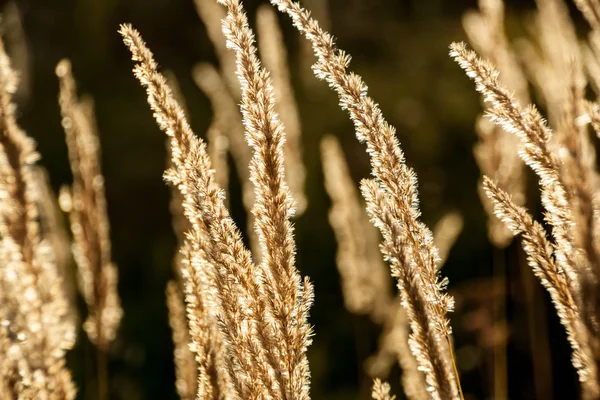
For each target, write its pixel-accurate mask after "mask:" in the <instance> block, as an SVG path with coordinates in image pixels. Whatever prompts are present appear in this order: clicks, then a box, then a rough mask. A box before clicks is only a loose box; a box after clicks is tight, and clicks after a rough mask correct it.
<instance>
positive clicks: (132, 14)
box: [2, 0, 585, 400]
mask: <svg viewBox="0 0 600 400" xmlns="http://www.w3.org/2000/svg"><path fill="white" fill-rule="evenodd" d="M314 1H315V0H313V1H311V2H310V3H314ZM323 1H324V0H323ZM327 3H328V4H327V11H328V13H327V14H328V17H327V23H328V24H329V26H330V28H331V32H332V33H333V34H334V35H335V36H336V37H337V44H338V45H339V47H341V48H343V49H345V50H347V51H348V52H349V53H350V54H351V55H352V56H353V61H352V69H354V70H355V71H356V72H358V73H359V74H360V75H362V76H363V78H364V80H365V82H366V83H367V84H368V85H369V89H370V94H371V96H372V97H373V98H374V99H375V100H376V101H377V102H379V103H380V106H381V108H382V110H383V112H384V114H385V115H386V118H387V119H388V121H389V122H390V123H391V124H392V125H393V126H395V127H396V128H397V135H398V138H399V140H400V142H401V143H402V147H403V149H404V151H405V153H406V159H407V163H408V164H409V165H410V166H411V167H413V168H414V169H415V171H416V173H417V176H418V179H419V191H420V199H421V210H422V212H423V220H424V221H425V222H426V223H427V224H428V225H429V226H433V225H434V224H435V222H437V221H438V220H439V219H440V217H441V216H442V215H443V214H444V213H446V212H448V211H450V210H457V211H458V212H460V213H461V214H462V216H463V218H464V229H463V232H462V234H461V235H460V237H459V238H458V241H457V243H456V245H455V246H454V247H453V248H452V250H451V252H450V255H449V259H448V261H447V263H446V264H445V265H444V270H443V274H444V275H445V276H448V277H449V279H450V285H449V291H450V293H451V294H453V295H454V296H455V297H456V300H457V310H456V312H455V313H453V314H451V315H450V318H451V323H452V326H453V330H454V338H455V348H456V357H457V363H458V367H459V370H460V373H461V377H462V385H463V389H464V391H465V397H466V398H470V399H475V398H491V394H492V388H493V380H494V378H493V368H492V366H493V348H494V346H496V345H497V343H498V342H502V341H505V340H506V341H507V342H506V346H507V354H508V357H507V368H508V371H509V372H508V393H509V397H510V398H511V399H533V398H536V396H539V394H540V393H546V394H548V396H550V394H551V393H553V394H554V397H555V398H557V399H560V398H567V397H568V396H569V395H572V394H573V393H575V390H576V385H577V378H576V375H575V372H574V370H573V368H572V367H571V364H570V360H569V357H570V349H569V346H568V344H567V341H566V335H565V333H564V329H562V327H561V326H560V325H559V322H558V318H557V317H556V315H555V313H554V309H553V308H552V306H551V305H550V303H549V298H548V296H547V294H546V292H545V291H543V290H542V288H541V286H540V285H539V283H538V282H537V280H534V278H533V275H532V273H531V271H530V269H529V268H528V267H527V266H526V264H525V261H524V256H523V255H522V254H521V251H520V246H519V245H518V243H513V244H512V245H510V246H509V247H508V248H507V249H506V250H505V251H494V250H493V248H492V246H491V244H490V243H489V242H488V240H487V235H486V226H485V224H486V216H485V213H484V210H483V208H482V206H481V202H480V199H479V197H478V193H477V184H478V179H479V175H480V173H479V169H478V167H477V165H476V163H475V160H474V158H473V155H472V149H473V145H474V143H475V141H476V135H475V133H474V123H475V119H476V117H477V115H478V114H479V113H480V112H481V105H480V102H479V101H480V100H479V97H478V96H477V94H476V93H475V92H474V90H473V86H472V83H471V82H469V80H468V79H467V78H466V77H465V76H464V73H463V72H462V71H461V70H460V68H458V67H457V66H456V65H455V63H454V62H453V61H452V60H451V59H450V58H449V57H448V45H449V44H450V42H452V41H459V40H464V39H465V34H464V32H463V29H462V26H461V18H462V15H463V14H464V13H465V11H467V10H468V9H473V8H476V7H477V4H476V1H475V0H468V1H467V0H459V1H452V2H449V1H443V0H412V1H409V0H402V1H392V0H329V1H328V2H327ZM259 4H261V2H259V1H257V0H252V1H250V0H247V1H244V5H245V7H246V9H247V11H248V14H249V18H250V21H251V24H253V23H254V21H255V15H256V9H257V7H258V5H259ZM306 4H307V5H308V2H307V3H306ZM14 6H16V8H17V10H18V13H19V14H20V17H21V22H22V29H23V32H24V35H25V39H26V48H27V52H26V53H24V52H23V51H22V50H23V47H22V46H21V45H15V44H14V43H15V42H11V37H12V36H13V35H14V33H15V31H16V28H15V27H14V25H12V24H9V23H8V21H7V20H6V19H5V21H4V22H5V23H4V24H3V34H4V35H5V37H6V41H7V48H8V52H9V54H10V55H11V56H12V57H13V59H14V63H15V65H14V67H15V68H16V69H17V70H19V69H23V70H21V71H20V72H21V74H22V81H23V89H21V91H20V92H19V93H18V96H17V103H18V107H19V109H18V113H17V116H18V121H19V123H20V124H21V126H22V127H23V129H24V130H26V131H27V133H28V134H29V135H31V136H32V137H33V138H35V140H36V141H37V142H38V150H39V152H40V153H41V155H42V160H41V165H43V166H44V167H46V168H47V169H48V171H49V174H50V178H51V182H52V186H53V188H54V189H55V190H56V191H58V189H59V187H60V186H61V185H63V184H67V183H69V182H70V181H71V176H70V170H69V164H68V157H67V148H66V145H65V143H64V133H63V131H62V128H61V119H60V112H59V107H58V103H57V96H58V82H57V79H56V76H55V73H54V70H55V66H56V64H57V63H58V61H59V60H60V59H61V58H64V57H68V58H70V59H71V61H72V65H73V72H74V75H75V77H76V79H77V81H78V85H79V90H80V92H81V93H82V94H83V93H85V94H89V95H91V96H92V97H93V99H94V102H95V110H96V117H97V122H98V126H99V132H100V142H101V148H102V169H103V173H104V177H105V181H106V195H107V204H108V214H109V219H110V224H111V239H112V246H113V260H114V261H115V263H116V264H117V266H118V269H119V283H118V290H119V295H120V297H121V300H122V305H123V309H124V318H123V321H122V323H121V327H120V329H119V332H118V335H117V339H116V341H115V343H114V345H113V346H112V348H111V350H110V359H109V375H110V382H109V386H110V398H111V399H128V400H129V399H131V400H135V399H176V398H177V395H176V392H175V386H174V367H173V344H172V341H171V332H170V328H169V325H168V320H167V308H166V303H165V285H166V282H167V281H168V280H169V279H170V278H172V277H173V269H172V262H173V261H172V260H173V257H174V254H175V251H176V238H175V235H174V233H173V229H172V225H171V214H170V211H169V200H170V191H169V188H168V187H167V186H166V185H165V183H164V182H163V180H162V174H163V171H164V169H165V165H166V159H167V156H166V144H165V137H164V135H163V134H162V133H161V132H160V131H159V129H158V127H157V126H156V124H155V121H154V119H153V118H152V115H151V112H150V110H149V107H148V105H147V103H146V99H145V93H144V90H143V89H142V88H141V87H140V86H139V84H138V83H137V82H136V81H135V79H134V77H133V75H132V73H131V68H132V62H131V60H130V58H129V54H128V52H127V51H126V49H125V47H124V46H123V44H122V41H121V38H120V36H119V35H118V34H117V29H118V26H119V24H120V23H123V22H130V23H131V24H132V25H133V26H134V27H135V28H136V29H138V30H139V31H140V33H141V34H142V35H143V37H144V39H145V40H146V42H147V44H148V46H149V48H150V49H151V50H152V51H153V52H154V54H155V57H156V60H157V62H158V63H159V65H160V67H161V69H162V70H163V71H164V70H169V71H171V72H172V73H173V74H174V75H175V76H176V77H177V80H178V82H179V85H180V87H181V91H182V93H183V96H184V97H185V100H186V105H187V111H188V114H189V120H190V123H191V125H192V128H193V129H194V131H195V132H196V134H198V135H200V136H202V137H205V132H206V130H207V128H208V126H209V124H210V121H211V118H212V110H211V105H210V103H209V101H208V99H207V98H206V97H205V96H204V94H203V93H202V92H201V91H200V90H199V89H198V88H197V86H196V85H195V84H194V81H193V79H192V75H191V71H192V68H193V66H194V65H195V64H196V63H198V62H209V63H212V64H215V65H217V58H216V55H215V52H214V48H213V45H212V43H211V42H210V40H209V38H208V36H207V34H206V30H205V28H204V25H203V24H202V22H201V21H200V19H199V17H198V15H197V13H196V10H195V8H194V4H193V0H177V1H168V0H152V1H144V0H68V1H67V0H56V1H52V2H42V1H33V0H20V1H17V2H16V3H10V4H8V3H6V2H3V4H2V7H3V8H4V9H6V8H7V7H10V8H12V10H13V12H14ZM570 6H571V5H570ZM309 7H310V6H309ZM533 8H534V4H533V1H517V0H514V1H508V2H507V11H506V13H507V29H508V32H509V36H511V37H514V36H519V35H523V34H524V33H525V32H524V31H525V29H524V27H523V25H522V21H523V19H524V18H525V19H526V16H527V15H528V13H530V12H531V11H532V10H533ZM572 11H573V12H572V14H573V18H574V20H575V21H576V23H577V24H578V25H579V26H583V20H582V18H581V16H580V15H579V14H578V13H577V12H576V11H575V9H574V8H573V9H572ZM316 17H317V18H319V15H316ZM280 22H281V26H282V29H283V32H284V37H285V43H286V45H287V48H288V55H289V58H288V61H289V64H290V66H291V71H290V72H291V75H292V81H293V85H294V90H295V94H296V99H297V102H298V105H299V111H300V116H301V122H302V143H303V147H304V155H303V158H304V163H305V165H306V168H307V184H306V194H307V198H308V208H307V209H306V211H305V212H304V214H303V215H301V216H300V217H299V218H297V219H296V220H295V227H296V240H297V246H298V256H297V259H298V268H299V270H300V272H301V273H302V274H303V275H308V276H309V277H310V278H311V280H312V281H313V283H314V285H315V303H314V306H313V308H312V310H311V318H310V323H311V324H312V325H314V331H315V336H314V342H313V344H312V345H311V346H310V348H309V350H308V357H309V361H310V366H311V371H312V389H311V394H312V397H313V398H314V399H325V398H327V399H332V400H333V399H352V398H362V399H366V398H368V397H369V392H370V388H371V382H372V381H371V378H370V377H369V376H368V375H367V374H366V373H365V372H364V367H363V366H364V363H365V361H366V360H367V358H368V357H369V356H370V355H371V354H372V353H374V352H375V351H376V349H377V340H378V337H379V333H380V331H381V327H379V326H378V325H376V324H374V323H372V322H371V321H370V320H369V319H368V318H367V317H360V316H356V315H353V314H352V313H350V312H348V311H347V310H346V309H345V308H344V302H343V297H342V292H341V286H340V277H339V273H338V270H337V268H336V265H335V252H336V248H337V244H336V241H335V237H334V234H333V232H332V229H331V227H330V225H329V222H328V218H327V211H328V208H329V206H330V200H329V198H328V196H327V194H326V192H325V189H324V186H323V174H322V167H321V161H320V156H319V154H320V153H319V143H320V140H321V138H322V137H323V136H324V135H325V134H327V133H331V134H333V135H335V136H337V137H338V138H339V140H340V142H341V144H342V147H343V150H344V153H345V155H346V158H347V160H348V163H349V167H350V169H351V173H352V176H353V178H354V180H355V182H356V184H357V185H358V182H359V181H360V179H362V178H365V177H367V176H368V174H369V171H370V166H369V162H368V157H367V154H366V153H365V151H364V145H362V144H360V143H358V141H357V140H356V138H355V136H354V129H353V126H352V124H351V122H350V121H349V120H348V118H347V116H346V115H345V112H344V111H342V110H340V109H339V107H338V104H337V103H338V102H337V98H336V96H335V95H334V94H333V93H332V92H331V91H330V90H328V89H327V87H326V84H325V83H323V82H321V81H318V80H317V79H316V78H314V77H313V76H312V74H311V72H310V69H309V68H310V65H311V63H312V62H313V60H312V59H307V57H306V56H305V55H303V54H302V53H301V51H300V41H301V40H304V39H303V38H301V37H300V36H299V35H298V34H297V32H296V31H295V29H294V28H293V27H292V26H291V24H290V21H289V19H288V18H287V17H286V16H283V15H280ZM582 29H585V28H582ZM17 42H18V41H17ZM229 161H230V166H231V171H232V176H231V177H230V180H231V185H230V191H229V193H230V199H229V202H230V208H231V211H232V215H233V217H234V219H235V220H236V222H237V223H238V226H240V227H245V226H246V223H245V221H246V215H245V211H244V209H243V207H242V201H241V190H240V188H239V180H238V178H237V176H236V175H235V168H234V167H233V163H232V160H231V159H230V160H229ZM536 182H537V181H536V180H535V179H530V184H529V192H530V193H531V196H530V198H531V199H537V198H538V197H539V196H538V195H537V193H538V189H537V187H536ZM529 207H530V209H531V210H532V211H534V212H535V210H538V213H539V212H540V210H541V209H540V207H539V205H538V204H537V200H530V204H529ZM494 257H496V260H497V259H498V258H500V259H503V260H505V262H506V265H507V274H508V278H507V280H506V285H505V289H506V293H507V295H506V298H507V313H506V316H507V321H506V323H507V326H508V329H507V334H506V335H505V334H504V333H503V332H501V331H498V330H497V329H495V328H494V326H495V325H494V318H493V310H492V308H493V305H492V304H493V301H494V299H495V296H497V293H498V290H497V289H498V285H497V282H494V280H493V279H492V263H493V262H494V261H493V260H494ZM73 268H74V266H73ZM527 290H533V292H532V293H533V294H532V295H531V296H530V298H533V299H534V301H533V302H529V303H527V304H526V301H525V298H526V297H528V296H529V295H530V294H529V293H528V292H527ZM500 292H501V293H502V291H500ZM79 301H80V309H81V313H82V315H85V306H84V303H83V302H82V300H79ZM531 306H533V307H535V312H534V313H531V312H529V313H528V312H527V307H531ZM532 315H534V316H535V318H532ZM536 360H537V361H536ZM68 366H69V368H70V369H71V370H72V372H73V375H74V379H75V382H76V384H77V386H78V388H79V394H78V398H81V399H94V398H95V396H96V395H95V390H96V389H95V372H94V370H95V366H94V359H93V346H92V345H91V344H90V343H89V341H88V339H87V338H86V335H85V333H84V332H83V331H82V330H80V332H79V336H78V342H77V344H76V347H75V348H74V350H73V351H71V352H70V353H69V355H68ZM534 366H535V367H534ZM399 376H400V371H399V368H395V369H394V370H393V372H392V374H391V376H390V378H389V382H390V384H391V385H392V387H393V391H394V393H401V389H400V384H399ZM534 376H537V378H534ZM540 377H541V378H540ZM553 377H554V378H553ZM535 385H538V387H537V388H536V387H535ZM540 385H541V387H540ZM536 393H537V394H536ZM398 398H402V395H401V394H400V395H398ZM544 398H545V399H550V398H551V397H544Z"/></svg>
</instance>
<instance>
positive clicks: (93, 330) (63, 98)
mask: <svg viewBox="0 0 600 400" xmlns="http://www.w3.org/2000/svg"><path fill="white" fill-rule="evenodd" d="M56 75H57V76H58V78H59V83H60V95H59V104H60V109H61V114H62V118H63V119H62V125H63V128H64V130H65V137H66V142H67V147H68V150H69V160H70V163H71V171H72V173H73V185H72V187H71V189H70V190H69V191H67V190H65V191H63V193H61V206H62V207H63V210H64V211H66V212H68V213H69V216H70V220H71V231H72V233H73V239H74V243H73V254H74V257H75V261H76V263H77V267H78V271H79V285H80V288H81V290H82V293H83V297H84V299H85V301H86V303H87V304H88V318H87V320H86V321H85V322H84V329H85V331H86V333H87V334H88V336H89V337H90V339H91V340H92V341H93V342H94V343H95V344H96V345H97V346H98V348H99V349H100V351H101V352H106V350H107V348H108V346H109V345H110V343H111V342H112V341H113V340H114V338H115V336H116V333H117V329H118V327H119V323H120V321H121V317H122V315H123V310H122V309H121V305H120V300H119V296H118V293H117V269H116V266H115V265H114V264H113V263H112V261H111V248H110V247H111V246H110V234H109V224H108V216H107V212H106V198H105V194H104V178H103V176H102V173H101V171H100V156H99V143H98V136H97V133H96V128H95V125H94V121H93V120H92V119H91V118H90V114H89V113H90V111H89V107H86V106H85V104H84V103H82V102H81V101H80V100H79V99H78V97H77V91H76V86H75V81H74V79H73V76H72V74H71V64H70V62H69V61H68V60H62V61H61V62H60V63H59V64H58V65H57V67H56Z"/></svg>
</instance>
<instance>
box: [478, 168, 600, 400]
mask: <svg viewBox="0 0 600 400" xmlns="http://www.w3.org/2000/svg"><path fill="white" fill-rule="evenodd" d="M483 184H484V189H485V191H486V193H487V195H488V196H489V197H490V199H491V200H492V201H493V202H494V206H495V209H496V215H497V216H498V218H500V219H501V220H502V221H504V222H505V223H506V224H507V226H508V227H509V229H511V231H512V232H513V233H514V234H515V235H516V234H521V235H522V238H523V249H524V250H525V253H527V259H528V261H529V265H530V266H531V267H532V269H533V272H534V273H535V275H536V276H537V277H538V278H539V279H540V281H541V282H542V285H544V287H545V288H546V289H547V290H548V293H550V297H551V298H552V302H553V303H554V306H555V308H556V311H557V314H558V316H559V317H560V320H561V323H562V324H563V326H564V327H565V329H566V331H567V336H568V339H569V342H570V344H571V348H572V350H573V354H572V361H573V365H574V366H575V368H576V369H577V372H578V374H579V380H580V381H581V382H582V385H583V392H584V393H583V396H584V398H598V396H599V395H600V388H599V387H598V382H597V371H596V364H595V361H594V359H593V355H592V351H591V348H590V344H589V338H588V335H589V333H588V331H587V329H586V327H585V324H584V321H583V316H582V315H581V313H580V311H579V308H578V306H577V304H576V302H575V299H574V298H573V296H572V294H571V290H570V284H569V276H568V275H567V274H566V273H565V271H564V270H563V269H562V268H561V266H560V265H559V264H558V263H556V262H555V260H554V258H553V257H552V246H551V245H550V243H549V242H548V240H547V239H546V233H545V231H544V228H543V227H542V226H541V225H540V224H538V223H537V222H535V221H533V220H532V218H531V216H530V215H529V214H528V213H527V211H526V210H525V209H524V208H522V207H519V206H517V205H516V204H514V203H513V202H512V200H511V199H510V196H509V195H508V194H507V193H506V192H504V191H502V190H501V189H499V188H498V187H497V186H496V184H495V183H494V182H493V181H492V180H490V179H489V178H487V177H485V178H484V182H483Z"/></svg>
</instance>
